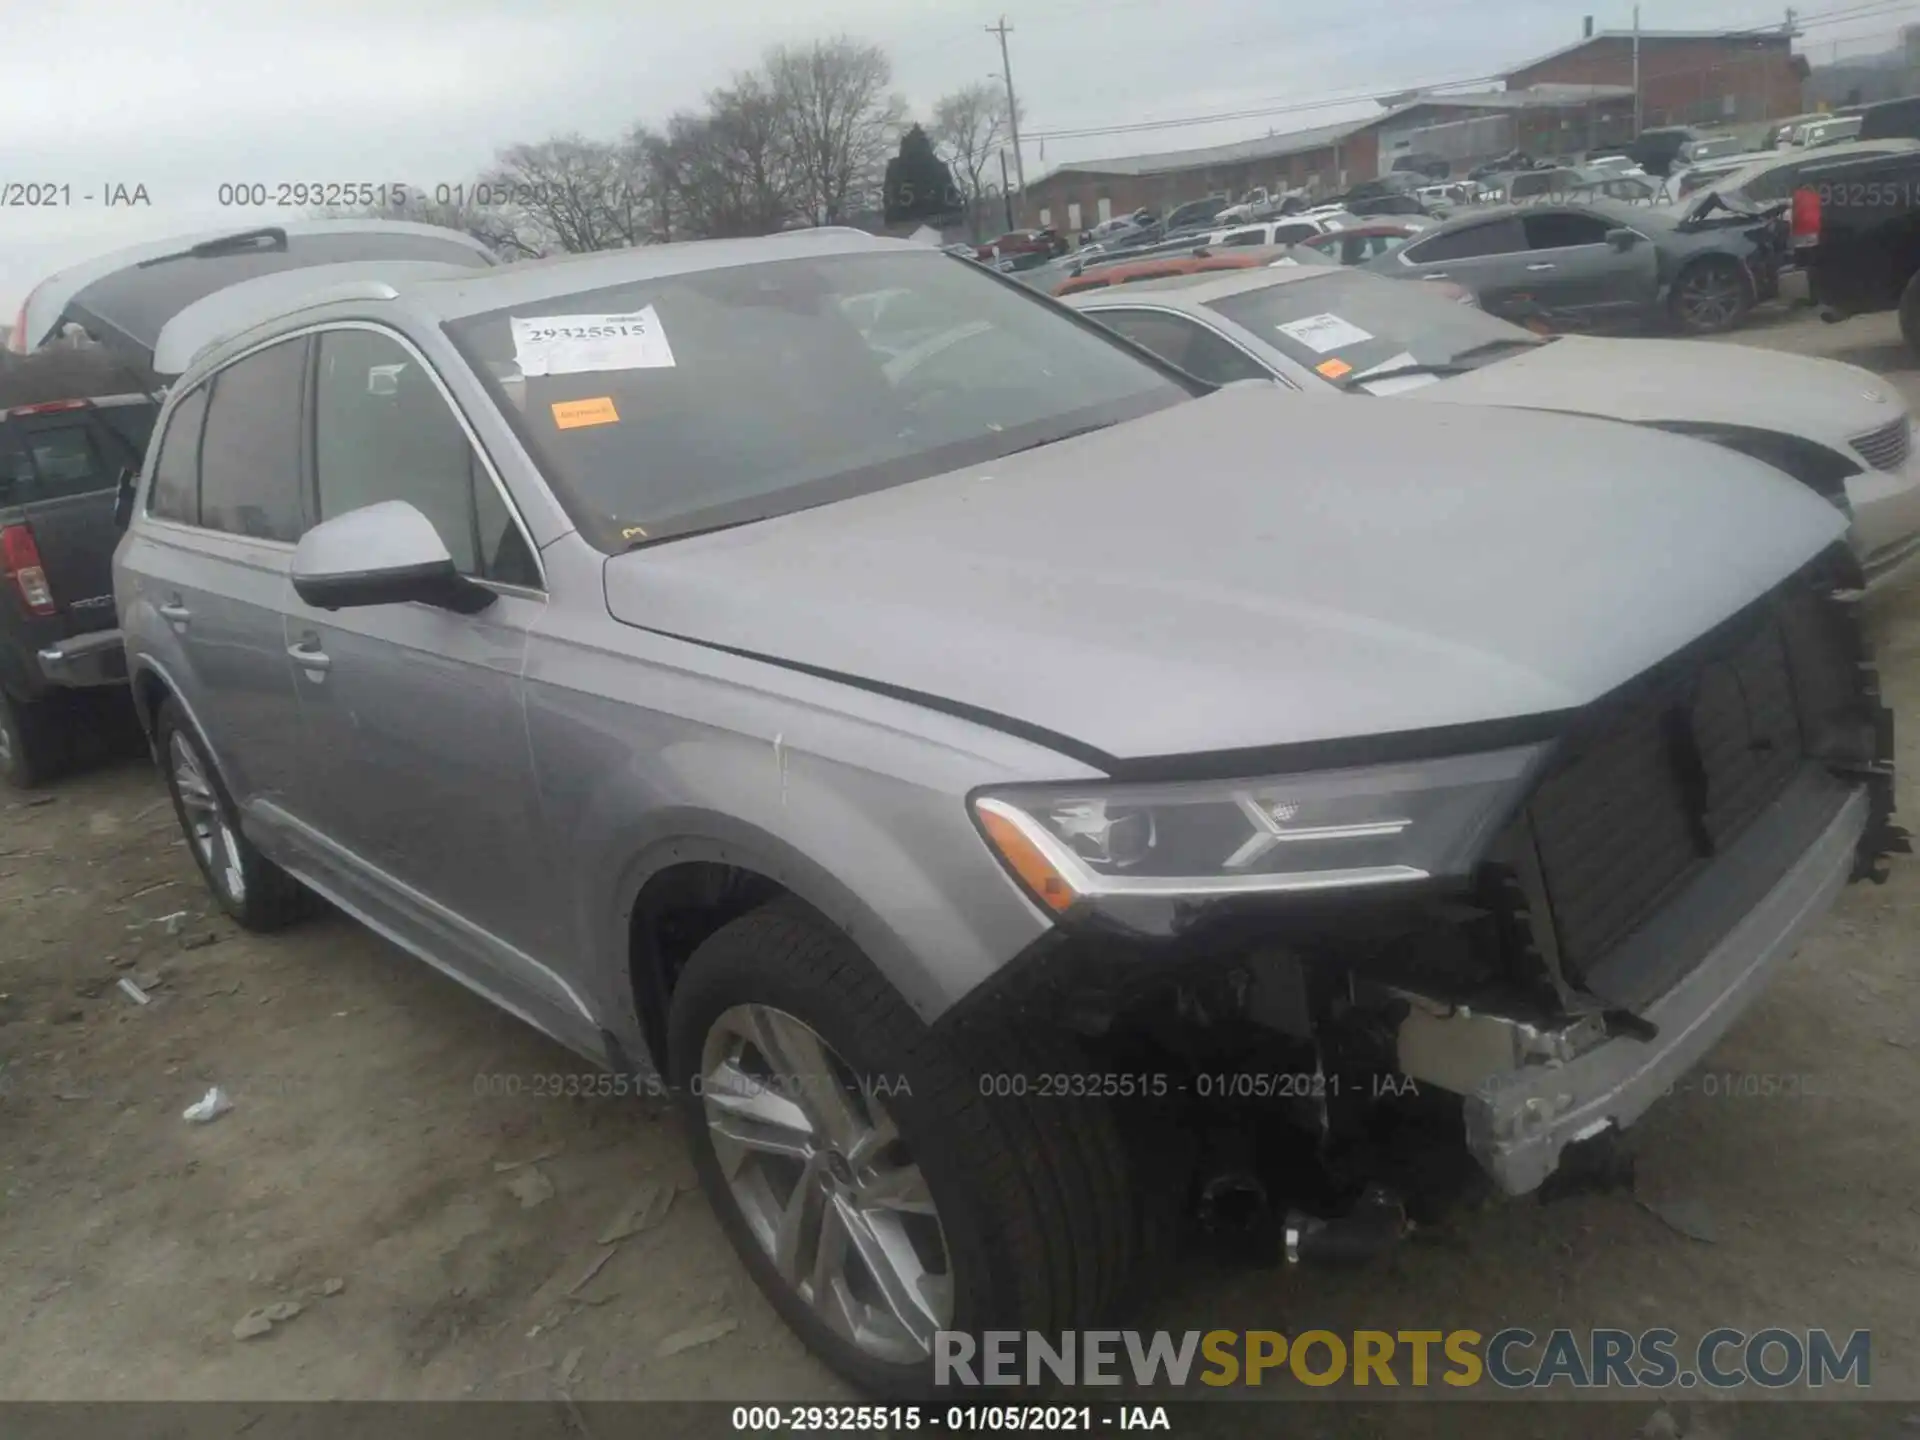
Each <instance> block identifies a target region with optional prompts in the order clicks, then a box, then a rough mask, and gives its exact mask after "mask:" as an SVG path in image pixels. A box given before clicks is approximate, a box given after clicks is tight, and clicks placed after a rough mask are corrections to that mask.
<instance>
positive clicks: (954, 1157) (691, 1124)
mask: <svg viewBox="0 0 1920 1440" xmlns="http://www.w3.org/2000/svg"><path fill="white" fill-rule="evenodd" d="M738 923H739V922H735V924H738ZM815 923H816V924H818V925H819V926H820V927H821V928H822V929H823V930H827V929H830V927H827V926H826V924H825V922H824V921H817V922H815ZM730 928H732V927H723V929H722V930H721V931H720V932H718V933H717V934H716V936H715V937H714V939H715V940H722V939H723V937H725V936H726V933H727V930H728V929H730ZM834 940H835V942H836V943H837V944H838V945H841V946H845V948H846V950H847V951H848V952H852V949H853V947H852V946H851V945H850V944H848V942H846V941H845V940H844V938H842V937H839V936H838V935H837V934H836V935H835V936H834ZM851 958H852V960H853V961H854V963H857V964H860V965H863V966H864V965H868V964H869V962H867V961H866V960H865V959H864V957H861V956H859V955H858V954H857V952H853V953H852V955H851ZM845 994H846V992H845V989H844V987H840V986H825V985H821V984H819V983H817V982H816V981H814V980H813V979H812V978H811V977H810V976H809V975H808V974H807V972H806V971H805V970H804V969H802V970H799V971H795V970H789V969H785V968H782V967H780V966H777V965H772V964H762V965H756V964H754V963H753V959H752V957H750V956H749V955H748V954H746V953H745V952H744V951H742V950H741V949H740V948H738V947H737V946H729V945H726V944H725V943H724V941H723V943H722V944H721V945H717V946H716V945H715V944H714V941H713V940H710V941H709V942H708V943H707V945H705V946H703V947H701V949H700V950H698V951H696V952H695V954H694V957H693V958H692V960H690V961H689V963H688V966H687V969H686V972H685V973H684V974H683V975H682V976H681V978H680V980H679V983H678V984H677V985H676V986H675V989H674V994H673V1000H672V1006H671V1012H670V1017H669V1037H668V1045H669V1069H668V1073H669V1077H670V1079H671V1081H672V1083H673V1086H674V1092H675V1097H676V1101H677V1103H678V1105H679V1106H680V1110H681V1115H682V1118H683V1121H684V1123H685V1124H686V1126H687V1132H688V1133H687V1139H688V1145H689V1148H690V1150H691V1151H692V1154H693V1161H694V1168H695V1170H696V1171H697V1172H698V1173H699V1176H700V1180H701V1184H702V1186H703V1188H704V1189H705V1191H706V1193H707V1198H708V1201H709V1203H711V1204H712V1206H713V1208H714V1210H715V1211H716V1213H717V1214H718V1215H719V1218H720V1222H721V1225H722V1227H723V1228H724V1229H725V1230H726V1232H727V1236H728V1238H729V1239H730V1240H731V1241H732V1242H733V1245H734V1248H735V1250H736V1251H737V1252H738V1253H739V1255H740V1258H741V1261H742V1263H743V1264H745V1265H746V1267H747V1270H748V1271H749V1273H750V1274H751V1275H752V1276H753V1278H754V1281H755V1283H756V1284H758V1285H759V1286H760V1288H761V1290H762V1292H763V1293H764V1294H766V1296H767V1298H768V1299H769V1300H770V1301H771V1302H772V1304H773V1306H774V1308H775V1309H776V1310H778V1311H779V1312H780V1315H781V1318H782V1319H784V1320H785V1321H786V1322H787V1324H788V1325H789V1326H791V1327H792V1328H793V1330H794V1331H795V1333H796V1334H798V1335H799V1336H800V1337H801V1338H802V1340H803V1341H805V1342H806V1343H807V1344H808V1346H809V1347H810V1348H811V1349H813V1350H814V1351H815V1353H817V1354H819V1355H820V1356H821V1357H822V1358H824V1359H825V1360H826V1361H827V1362H828V1363H829V1364H830V1365H831V1366H832V1367H833V1368H834V1369H835V1370H837V1371H839V1372H840V1373H841V1374H842V1375H844V1376H846V1377H847V1378H848V1379H849V1380H851V1381H853V1382H854V1383H855V1384H856V1385H858V1386H860V1388H861V1389H863V1390H865V1391H867V1392H869V1393H872V1394H876V1395H881V1396H885V1397H888V1398H890V1399H900V1400H927V1399H930V1398H936V1397H939V1396H949V1395H952V1394H953V1393H954V1392H952V1391H948V1390H937V1389H936V1388H935V1386H934V1384H933V1378H934V1376H933V1362H932V1361H931V1359H929V1360H928V1361H926V1362H923V1363H921V1364H919V1365H898V1364H889V1363H887V1362H885V1361H881V1360H878V1359H876V1358H874V1357H872V1356H869V1355H867V1354H865V1353H864V1352H862V1351H860V1350H859V1349H857V1348H856V1347H854V1346H853V1345H851V1344H849V1343H848V1342H846V1341H845V1340H843V1339H842V1338H841V1337H840V1336H838V1335H836V1334H834V1333H833V1332H832V1331H831V1330H829V1329H827V1327H826V1326H825V1325H824V1324H822V1323H821V1321H820V1320H819V1319H818V1317H816V1316H815V1315H814V1314H813V1312H812V1311H811V1310H810V1309H809V1308H808V1307H807V1305H806V1304H805V1303H804V1302H803V1301H802V1300H801V1299H800V1297H799V1295H798V1294H797V1293H796V1292H795V1291H794V1290H793V1289H792V1288H791V1287H790V1286H789V1285H788V1284H787V1283H786V1281H785V1280H783V1279H782V1278H781V1277H780V1275H779V1273H778V1272H777V1271H776V1270H775V1269H774V1267H773V1263H772V1261H771V1260H770V1259H769V1258H768V1257H767V1255H766V1253H765V1252H764V1251H763V1250H762V1249H761V1248H760V1243H759V1241H758V1240H757V1239H755V1237H754V1235H753V1233H752V1232H751V1231H750V1230H749V1229H748V1228H747V1224H746V1221H745V1219H744V1218H743V1217H742V1216H741V1214H740V1211H739V1208H738V1206H737V1205H736V1204H735V1203H734V1200H733V1197H732V1194H731V1192H730V1190H729V1188H728V1186H727V1182H726V1180H725V1178H724V1177H723V1176H722V1175H721V1173H720V1168H719V1162H718V1159H717V1158H716V1156H715V1154H714V1150H713V1146H712V1144H711V1142H710V1141H709V1140H708V1138H707V1131H706V1116H705V1111H704V1108H703V1105H702V1102H701V1099H700V1096H699V1095H698V1093H697V1090H696V1085H695V1072H696V1071H697V1070H698V1068H699V1063H700V1053H701V1050H702V1048H703V1045H704V1042H705V1038H706V1034H707V1031H708V1030H709V1029H710V1028H711V1026H712V1024H713V1022H714V1021H715V1020H716V1019H717V1018H718V1017H719V1016H720V1014H721V1013H722V1012H723V1011H725V1010H727V1009H728V1008H729V1007H731V1006H734V1005H743V1004H760V1005H769V1006H772V1007H774V1008H775V1009H779V1010H784V1011H786V1012H787V1013H788V1014H790V1015H793V1016H795V1017H796V1018H798V1019H800V1020H802V1021H804V1022H805V1023H806V1024H808V1025H809V1026H811V1027H812V1028H813V1029H814V1030H815V1031H816V1032H817V1033H818V1034H819V1035H820V1036H821V1038H822V1039H824V1040H825V1041H826V1042H827V1044H828V1045H830V1046H832V1047H833V1049H834V1050H835V1051H837V1052H838V1053H839V1055H840V1056H841V1058H842V1059H844V1060H845V1061H846V1062H847V1063H848V1064H849V1065H850V1066H852V1067H853V1069H854V1071H855V1072H856V1073H857V1074H859V1075H860V1076H861V1077H863V1079H866V1080H870V1081H877V1080H881V1079H884V1080H885V1081H886V1082H887V1083H888V1084H889V1085H891V1086H893V1087H894V1088H895V1090H896V1093H894V1094H887V1093H886V1092H885V1089H882V1090H881V1093H880V1101H881V1103H882V1104H883V1105H885V1106H886V1108H887V1112H888V1113H889V1114H890V1115H891V1116H892V1117H893V1120H894V1122H895V1124H896V1125H897V1126H898V1127H899V1129H900V1133H901V1136H902V1137H903V1139H904V1140H905V1141H906V1143H907V1146H908V1147H909V1149H910V1151H911V1153H912V1156H913V1159H914V1161H915V1162H916V1163H917V1164H918V1165H919V1166H920V1168H921V1173H922V1174H923V1175H924V1176H925V1178H926V1181H927V1184H928V1187H929V1189H930V1190H931V1192H932V1194H933V1197H934V1203H935V1206H936V1208H937V1209H938V1210H939V1212H940V1221H941V1228H942V1231H943V1234H944V1236H945V1239H946V1244H947V1254H948V1259H949V1263H950V1265H951V1266H952V1270H953V1275H954V1313H953V1319H952V1322H951V1328H952V1329H954V1330H959V1331H966V1332H968V1333H971V1334H976V1335H977V1334H978V1333H979V1332H980V1331H981V1330H983V1329H1010V1328H1020V1327H1019V1325H1018V1322H1017V1320H1015V1319H1014V1318H1013V1317H1012V1316H1011V1314H1010V1313H1009V1310H1008V1300H1009V1299H1010V1296H1011V1291H1012V1287H1013V1280H1012V1277H1011V1276H1009V1275H1007V1274H1006V1273H1005V1267H1006V1263H1007V1262H1006V1257H1005V1255H1004V1253H996V1250H997V1247H995V1246H994V1245H993V1244H992V1243H991V1240H990V1237H991V1236H992V1234H993V1233H994V1221H993V1219H992V1216H991V1214H990V1211H989V1206H988V1205H987V1204H986V1203H985V1201H984V1198H983V1197H982V1196H981V1195H980V1194H979V1193H978V1191H977V1189H976V1187H975V1186H974V1185H973V1184H972V1183H971V1175H970V1168H971V1167H970V1166H969V1164H968V1161H967V1158H966V1152H967V1149H968V1147H967V1145H966V1144H965V1143H964V1141H963V1140H962V1138H961V1137H959V1136H957V1135H956V1134H955V1133H954V1132H953V1129H952V1128H951V1127H950V1126H948V1125H947V1124H945V1120H944V1114H943V1111H942V1108H941V1105H940V1103H939V1099H940V1097H939V1093H938V1088H937V1081H936V1079H935V1077H934V1076H933V1075H932V1074H930V1073H928V1072H926V1070H925V1069H924V1068H923V1067H922V1066H921V1065H919V1064H918V1063H917V1062H916V1058H915V1057H914V1056H913V1055H912V1054H910V1053H908V1050H909V1047H903V1046H901V1045H898V1044H896V1043H893V1041H894V1035H893V1034H891V1033H876V1029H877V1030H882V1031H889V1032H890V1031H893V1029H894V1025H896V1024H898V1023H899V1019H900V1017H898V1016H895V1017H893V1021H894V1024H890V1025H888V1026H885V1027H876V1028H875V1029H869V1028H868V1027H866V1026H863V1025H862V1024H861V1022H860V1020H859V1018H858V1016H857V1015H856V1014H854V1013H853V1012H852V1010H851V1007H850V1006H849V1005H847V1004H846V1003H845ZM899 1009H900V1010H901V1011H902V1012H905V1006H904V1004H901V1005H900V1006H899ZM905 1019H906V1021H907V1022H910V1023H911V1025H912V1026H913V1027H915V1028H916V1029H918V1030H920V1032H921V1035H922V1036H923V1037H924V1034H925V1032H924V1027H923V1026H921V1022H920V1021H919V1020H918V1018H917V1017H914V1016H912V1015H911V1013H910V1012H905ZM903 1080H904V1084H905V1091H904V1092H902V1091H900V1090H899V1086H900V1084H901V1082H902V1081H903Z"/></svg>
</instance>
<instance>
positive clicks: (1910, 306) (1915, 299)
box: [1900, 275, 1920, 355]
mask: <svg viewBox="0 0 1920 1440" xmlns="http://www.w3.org/2000/svg"><path fill="white" fill-rule="evenodd" d="M1900 338H1901V339H1902V340H1904V341H1906V342H1907V349H1908V350H1910V351H1912V352H1913V354H1915V355H1920V275H1915V276H1914V277H1913V278H1912V279H1911V280H1909V281H1907V284H1906V288H1905V289H1903V290H1902V291H1901V292H1900Z"/></svg>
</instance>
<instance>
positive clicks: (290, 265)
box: [7, 220, 499, 364]
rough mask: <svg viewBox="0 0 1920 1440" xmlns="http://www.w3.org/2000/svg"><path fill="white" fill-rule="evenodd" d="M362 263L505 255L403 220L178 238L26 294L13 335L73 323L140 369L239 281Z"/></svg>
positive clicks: (303, 224)
mask: <svg viewBox="0 0 1920 1440" xmlns="http://www.w3.org/2000/svg"><path fill="white" fill-rule="evenodd" d="M357 260H422V261H429V262H444V263H447V264H452V265H464V266H468V267H470V268H471V267H475V266H487V265H496V264H498V263H499V257H497V256H496V255H494V253H493V252H492V251H491V250H489V249H487V247H486V246H485V245H482V244H481V243H480V242H479V241H478V240H475V239H474V238H473V237H472V236H470V235H467V234H464V233H463V232H461V231H458V230H449V229H446V228H445V227H443V226H439V225H417V224H413V223H411V222H408V221H401V220H288V221H284V222H282V223H280V224H276V225H268V226H263V227H260V228H258V229H252V230H242V231H234V230H214V231H204V232H201V233H199V234H195V235H175V236H172V237H170V238H168V239H165V240H155V241H150V242H147V243H145V244H141V245H133V246H128V247H126V248H125V249H121V250H114V251H110V252H109V253H107V254H105V255H99V256H95V257H94V258H92V259H90V260H87V261H85V262H84V263H82V264H79V265H74V266H71V267H69V268H68V269H65V270H61V271H58V272H56V273H55V274H53V275H50V276H48V277H47V278H46V279H45V280H43V281H41V282H40V283H39V284H38V285H36V286H34V288H33V289H32V290H31V291H29V292H28V294H27V298H26V300H25V301H24V302H23V303H22V304H21V307H20V315H19V318H18V319H17V320H16V321H15V323H14V326H13V332H12V334H11V335H10V336H9V337H8V341H7V343H8V345H9V347H10V348H12V349H13V350H14V351H15V352H17V353H20V354H25V353H26V352H28V351H30V350H35V349H37V348H39V347H40V346H41V345H42V344H44V343H45V342H46V341H47V340H49V339H51V338H52V337H53V336H55V335H57V334H59V333H60V331H61V329H62V328H63V327H64V326H66V325H69V324H75V325H78V326H80V328H81V329H82V330H83V331H85V332H86V333H87V334H88V335H90V336H91V337H92V338H93V339H94V340H96V341H97V342H99V343H100V344H103V345H109V346H113V347H115V348H116V349H119V350H120V351H121V352H122V353H123V354H125V355H127V356H128V358H130V359H131V360H133V361H134V362H135V363H137V364H146V363H148V362H149V361H150V360H151V358H152V354H153V341H154V338H155V337H156V336H157V335H158V334H159V332H160V328H161V326H162V325H164V324H165V323H166V322H167V320H169V319H171V318H172V317H173V316H174V315H175V314H177V313H178V312H179V311H180V310H181V309H183V308H184V307H185V306H187V305H189V304H191V303H193V301H194V300H197V299H199V298H200V297H201V296H202V295H205V294H208V293H210V292H211V291H213V290H217V289H219V288H221V287H223V286H226V285H230V284H233V283H234V282H235V281H237V280H245V279H249V278H252V277H253V276H257V275H268V274H272V273H274V272H277V271H281V270H299V269H307V268H310V267H312V266H316V265H331V264H338V263H341V262H351V261H357Z"/></svg>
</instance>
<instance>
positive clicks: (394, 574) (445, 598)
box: [293, 560, 498, 615]
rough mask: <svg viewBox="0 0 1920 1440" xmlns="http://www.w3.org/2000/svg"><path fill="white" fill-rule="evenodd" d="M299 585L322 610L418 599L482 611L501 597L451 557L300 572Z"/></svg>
mask: <svg viewBox="0 0 1920 1440" xmlns="http://www.w3.org/2000/svg"><path fill="white" fill-rule="evenodd" d="M293 591H294V594H296V595H298V596H299V597H300V598H301V599H302V600H303V601H305V602H306V603H307V604H309V605H311V606H313V608H314V609H316V610H358V609H363V608H365V607H366V606H369V605H405V604H408V603H410V602H417V603H419V604H421V605H432V606H434V607H436V608H438V609H441V610H452V611H454V612H455V613H456V614H460V615H475V614H478V613H479V612H480V611H482V610H484V609H486V608H487V607H488V606H489V605H491V604H492V603H493V602H494V600H495V599H497V598H498V597H497V596H495V595H494V593H493V591H491V590H489V589H488V588H487V587H486V586H484V585H476V584H474V582H473V581H471V580H469V579H468V578H467V577H466V576H464V575H462V574H461V573H460V572H459V571H458V570H456V569H454V567H453V561H451V560H441V561H436V562H435V563H433V564H431V565H410V566H405V567H401V568H396V569H392V570H366V571H362V572H360V573H359V574H354V575H295V576H294V577H293Z"/></svg>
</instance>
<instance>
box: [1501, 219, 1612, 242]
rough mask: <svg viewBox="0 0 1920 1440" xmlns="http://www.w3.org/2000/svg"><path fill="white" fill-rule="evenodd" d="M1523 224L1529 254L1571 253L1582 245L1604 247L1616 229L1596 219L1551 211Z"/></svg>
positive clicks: (1526, 220) (1524, 221)
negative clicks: (1610, 234) (1541, 252)
mask: <svg viewBox="0 0 1920 1440" xmlns="http://www.w3.org/2000/svg"><path fill="white" fill-rule="evenodd" d="M1521 224H1522V225H1523V226H1524V227H1525V229H1526V236H1527V248H1528V249H1529V250H1571V249H1573V248H1574V247H1575V246H1578V245H1604V244H1606V243H1607V231H1608V230H1609V229H1611V228H1612V227H1611V226H1609V225H1608V224H1607V222H1606V221H1604V220H1601V219H1599V218H1597V217H1596V216H1593V215H1575V214H1573V213H1571V212H1569V211H1565V210H1548V211H1543V212H1542V213H1540V214H1538V215H1529V216H1527V217H1526V219H1525V220H1523V221H1522V222H1521Z"/></svg>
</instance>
